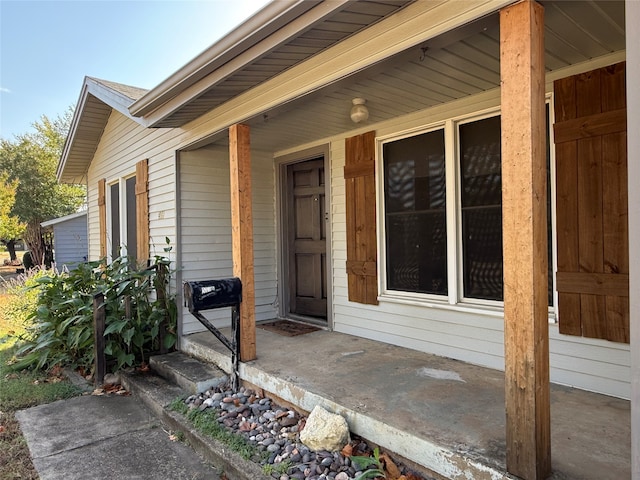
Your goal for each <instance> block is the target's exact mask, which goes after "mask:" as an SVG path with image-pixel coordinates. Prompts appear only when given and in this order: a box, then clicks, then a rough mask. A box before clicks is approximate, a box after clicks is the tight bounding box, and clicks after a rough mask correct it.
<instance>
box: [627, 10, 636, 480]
mask: <svg viewBox="0 0 640 480" xmlns="http://www.w3.org/2000/svg"><path fill="white" fill-rule="evenodd" d="M624 8H625V21H626V44H627V125H633V126H632V127H631V128H630V129H629V131H628V133H630V135H627V149H628V157H629V164H628V165H629V167H628V168H629V171H628V176H627V179H628V180H627V181H628V184H629V245H631V248H629V302H630V312H631V315H630V327H631V478H632V480H640V250H639V249H638V248H637V246H636V245H637V243H636V242H638V240H640V191H639V190H638V178H640V137H639V136H638V135H637V131H638V130H637V129H638V127H637V126H638V124H640V91H639V90H638V85H637V83H636V79H637V78H638V76H640V32H639V31H638V28H637V25H640V2H626V3H625V6H624Z"/></svg>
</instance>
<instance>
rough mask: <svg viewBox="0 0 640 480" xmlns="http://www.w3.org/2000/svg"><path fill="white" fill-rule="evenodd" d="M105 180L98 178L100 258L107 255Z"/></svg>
mask: <svg viewBox="0 0 640 480" xmlns="http://www.w3.org/2000/svg"><path fill="white" fill-rule="evenodd" d="M106 188H107V181H106V180H105V179H104V178H103V179H101V180H98V217H100V258H104V257H106V256H107V198H106V193H105V192H106Z"/></svg>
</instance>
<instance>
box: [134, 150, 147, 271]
mask: <svg viewBox="0 0 640 480" xmlns="http://www.w3.org/2000/svg"><path fill="white" fill-rule="evenodd" d="M136 232H137V233H136V247H137V250H136V251H137V252H138V253H137V255H138V258H137V260H138V263H140V264H144V265H146V264H147V261H148V260H149V161H148V160H146V159H145V160H140V161H139V162H138V163H136Z"/></svg>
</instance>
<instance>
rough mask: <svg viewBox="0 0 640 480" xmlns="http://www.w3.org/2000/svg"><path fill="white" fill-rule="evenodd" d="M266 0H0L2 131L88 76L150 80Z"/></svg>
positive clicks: (28, 126) (54, 109)
mask: <svg viewBox="0 0 640 480" xmlns="http://www.w3.org/2000/svg"><path fill="white" fill-rule="evenodd" d="M266 3H268V1H267V0H129V1H107V0H74V1H66V0H48V1H29V0H0V137H2V138H4V139H8V140H13V139H14V136H15V135H19V134H24V133H29V132H33V127H32V124H33V123H34V122H36V121H38V120H39V119H40V117H41V116H42V115H47V116H48V117H49V118H52V119H53V118H55V117H57V116H58V115H61V114H63V113H64V112H65V111H66V109H67V108H68V107H69V106H74V107H75V104H76V102H77V101H78V97H79V95H80V89H81V87H82V81H83V79H84V77H85V76H91V77H97V78H102V79H105V80H110V81H113V82H118V83H123V84H126V85H133V86H136V87H141V88H147V89H150V88H153V87H155V86H157V85H158V84H159V83H160V82H162V81H163V80H164V79H166V78H167V77H169V76H170V75H171V74H172V73H174V72H175V71H176V70H178V69H179V68H180V67H182V66H183V65H185V64H186V63H187V62H189V61H190V60H192V59H193V58H194V57H195V56H197V55H198V54H199V53H201V52H202V51H204V50H205V49H206V48H208V47H209V46H211V45H212V44H214V43H215V42H216V41H217V40H218V39H220V38H221V37H223V36H224V35H225V34H226V33H228V32H229V31H230V30H232V29H233V28H235V27H236V26H237V25H239V24H240V23H242V22H243V21H244V20H245V19H246V18H248V17H250V16H251V15H253V14H254V13H255V12H256V11H258V10H259V9H260V8H262V7H263V6H264V5H265V4H266Z"/></svg>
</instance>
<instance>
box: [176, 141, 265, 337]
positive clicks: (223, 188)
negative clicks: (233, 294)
mask: <svg viewBox="0 0 640 480" xmlns="http://www.w3.org/2000/svg"><path fill="white" fill-rule="evenodd" d="M252 157H253V158H252V173H253V175H254V179H260V181H259V182H258V181H255V180H254V182H253V202H254V204H253V217H254V244H255V253H254V263H255V290H256V294H255V296H256V320H267V319H272V318H274V317H275V315H276V296H277V288H276V282H277V280H276V262H275V220H274V213H275V210H274V205H275V202H274V170H273V161H272V160H271V158H270V157H269V156H265V155H261V154H260V153H258V152H252ZM180 215H181V217H180V238H181V239H182V249H181V259H180V269H181V271H182V280H183V281H193V280H206V279H216V278H227V277H231V276H232V275H233V263H232V256H231V203H230V197H229V154H228V151H227V150H226V149H221V148H210V149H201V150H197V151H193V152H183V153H182V154H181V156H180ZM182 311H183V319H184V321H183V325H182V334H189V333H193V332H197V331H202V330H204V327H203V326H202V325H201V324H200V323H199V322H198V321H197V320H196V319H195V318H194V317H193V316H192V315H191V314H190V313H189V311H188V310H187V309H186V308H185V307H183V310H182ZM203 313H204V314H205V316H206V317H207V318H208V319H210V320H212V321H213V323H214V325H216V326H218V327H220V326H223V325H228V324H229V323H230V318H231V315H230V312H229V309H221V310H211V311H208V312H203Z"/></svg>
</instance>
